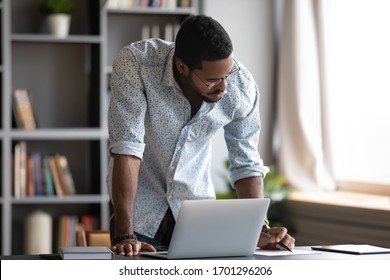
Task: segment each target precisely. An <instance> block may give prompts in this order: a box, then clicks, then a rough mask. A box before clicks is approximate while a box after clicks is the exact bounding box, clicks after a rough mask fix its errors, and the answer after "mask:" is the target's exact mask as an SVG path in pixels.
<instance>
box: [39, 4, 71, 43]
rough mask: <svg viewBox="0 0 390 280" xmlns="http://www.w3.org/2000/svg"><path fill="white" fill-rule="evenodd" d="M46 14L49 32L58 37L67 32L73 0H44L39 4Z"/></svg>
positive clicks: (65, 34)
mask: <svg viewBox="0 0 390 280" xmlns="http://www.w3.org/2000/svg"><path fill="white" fill-rule="evenodd" d="M41 9H42V12H43V13H44V14H45V15H46V21H47V26H48V29H49V32H50V33H51V34H52V35H54V36H56V37H59V38H65V37H67V36H68V34H69V27H70V20H71V13H72V11H73V0H44V1H43V3H42V6H41Z"/></svg>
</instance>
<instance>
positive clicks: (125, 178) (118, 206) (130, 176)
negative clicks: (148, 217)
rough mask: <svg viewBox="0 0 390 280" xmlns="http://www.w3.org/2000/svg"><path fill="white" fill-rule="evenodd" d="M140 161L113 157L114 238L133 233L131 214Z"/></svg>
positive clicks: (134, 158)
mask: <svg viewBox="0 0 390 280" xmlns="http://www.w3.org/2000/svg"><path fill="white" fill-rule="evenodd" d="M140 162H141V160H140V159H139V158H137V157H132V156H125V155H114V167H113V174H112V200H113V205H114V214H115V236H118V235H121V234H128V233H133V230H134V227H133V214H134V202H135V195H136V192H137V186H138V174H139V167H140Z"/></svg>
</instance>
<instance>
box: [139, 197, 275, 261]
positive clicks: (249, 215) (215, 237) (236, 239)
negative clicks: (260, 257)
mask: <svg viewBox="0 0 390 280" xmlns="http://www.w3.org/2000/svg"><path fill="white" fill-rule="evenodd" d="M269 204H270V200H269V199H268V198H264V199H224V200H187V201H183V203H182V204H181V207H180V210H179V214H178V217H177V220H176V225H175V228H174V230H173V234H172V239H171V243H170V245H169V248H168V250H167V251H161V252H153V253H151V252H141V253H140V254H141V255H142V256H151V257H157V258H167V259H184V258H213V257H236V256H249V255H253V254H254V252H255V249H256V245H257V242H258V239H259V236H260V232H261V228H262V226H263V223H264V219H265V217H266V214H267V211H268V207H269Z"/></svg>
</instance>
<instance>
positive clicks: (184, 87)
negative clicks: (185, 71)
mask: <svg viewBox="0 0 390 280" xmlns="http://www.w3.org/2000/svg"><path fill="white" fill-rule="evenodd" d="M173 76H174V78H175V80H176V82H177V84H178V85H179V87H180V89H181V91H182V92H183V95H184V97H185V98H186V99H187V101H188V102H189V103H190V105H191V118H193V117H194V116H195V115H196V113H197V112H198V111H199V109H200V107H201V106H202V102H203V100H202V99H201V98H200V97H199V95H198V94H197V93H196V92H194V91H193V90H192V89H191V87H190V86H189V85H188V84H187V82H186V81H185V78H184V77H183V76H182V75H180V73H179V71H178V70H177V68H176V65H175V61H173Z"/></svg>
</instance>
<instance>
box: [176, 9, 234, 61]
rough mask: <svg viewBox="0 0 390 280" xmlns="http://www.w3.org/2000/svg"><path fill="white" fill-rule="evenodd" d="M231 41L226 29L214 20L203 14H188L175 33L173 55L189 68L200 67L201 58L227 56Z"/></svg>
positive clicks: (231, 45)
mask: <svg viewBox="0 0 390 280" xmlns="http://www.w3.org/2000/svg"><path fill="white" fill-rule="evenodd" d="M232 52H233V43H232V41H231V39H230V37H229V35H228V34H227V32H226V30H225V29H224V28H223V27H222V25H221V24H220V23H219V22H217V21H216V20H214V19H212V18H211V17H209V16H205V15H196V16H195V15H190V16H189V17H188V18H186V19H185V20H184V21H183V23H182V25H181V27H180V30H179V32H178V33H177V35H176V42H175V56H176V57H178V58H180V59H182V60H183V62H184V63H185V64H186V65H187V66H188V67H189V68H190V69H201V66H202V65H201V62H202V61H203V60H210V61H214V60H220V59H225V58H228V57H229V56H230V55H231V54H232Z"/></svg>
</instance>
